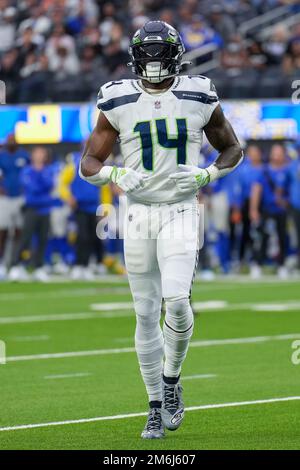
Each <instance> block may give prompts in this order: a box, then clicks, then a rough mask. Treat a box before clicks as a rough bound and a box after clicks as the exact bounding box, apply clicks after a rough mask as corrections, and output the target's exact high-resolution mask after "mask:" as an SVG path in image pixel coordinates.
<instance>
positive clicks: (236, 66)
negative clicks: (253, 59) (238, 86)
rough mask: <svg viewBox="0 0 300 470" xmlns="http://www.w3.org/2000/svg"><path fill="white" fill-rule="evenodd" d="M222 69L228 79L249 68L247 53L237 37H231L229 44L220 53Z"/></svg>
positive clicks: (242, 42) (240, 39) (241, 41)
mask: <svg viewBox="0 0 300 470" xmlns="http://www.w3.org/2000/svg"><path fill="white" fill-rule="evenodd" d="M221 63H222V67H223V68H224V69H225V71H226V74H227V75H228V76H229V77H237V76H239V75H241V74H242V72H243V71H244V69H245V68H246V67H248V66H249V58H248V53H247V50H246V48H245V44H244V41H243V40H242V38H241V37H240V36H239V35H235V36H232V37H231V40H230V42H229V43H228V44H227V46H226V47H225V48H224V50H223V51H222V56H221Z"/></svg>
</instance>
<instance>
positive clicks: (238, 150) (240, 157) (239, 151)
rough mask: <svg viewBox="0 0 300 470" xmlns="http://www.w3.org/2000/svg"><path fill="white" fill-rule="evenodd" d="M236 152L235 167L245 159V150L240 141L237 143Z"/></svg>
mask: <svg viewBox="0 0 300 470" xmlns="http://www.w3.org/2000/svg"><path fill="white" fill-rule="evenodd" d="M235 154H236V161H235V167H237V166H239V165H240V164H241V163H242V162H243V160H244V152H243V149H242V147H241V145H240V143H239V142H237V143H236V144H235Z"/></svg>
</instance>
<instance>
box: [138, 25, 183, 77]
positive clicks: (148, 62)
mask: <svg viewBox="0 0 300 470" xmlns="http://www.w3.org/2000/svg"><path fill="white" fill-rule="evenodd" d="M183 53H184V45H183V42H182V39H181V37H180V34H179V33H178V31H176V29H175V28H173V27H172V26H170V25H169V24H168V23H165V22H164V21H148V22H147V23H145V24H144V26H143V27H142V28H141V29H139V30H138V31H136V33H135V34H134V36H133V38H132V40H131V43H130V46H129V55H130V57H131V62H130V64H129V65H131V66H132V71H133V73H134V74H135V75H137V76H138V77H140V78H144V79H145V80H147V81H149V82H152V83H160V82H162V81H163V80H165V79H166V78H170V77H174V76H175V75H178V74H179V72H180V68H181V61H182V55H183Z"/></svg>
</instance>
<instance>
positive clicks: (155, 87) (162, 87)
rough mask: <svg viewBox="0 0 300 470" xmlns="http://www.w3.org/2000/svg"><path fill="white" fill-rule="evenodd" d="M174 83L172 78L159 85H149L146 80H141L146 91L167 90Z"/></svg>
mask: <svg viewBox="0 0 300 470" xmlns="http://www.w3.org/2000/svg"><path fill="white" fill-rule="evenodd" d="M173 82H174V77H171V78H167V79H166V80H164V81H162V82H160V83H151V82H148V81H147V80H143V79H142V85H143V87H144V88H146V89H151V90H165V89H167V88H169V87H170V86H171V85H172V84H173Z"/></svg>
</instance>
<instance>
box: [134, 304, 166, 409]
mask: <svg viewBox="0 0 300 470" xmlns="http://www.w3.org/2000/svg"><path fill="white" fill-rule="evenodd" d="M151 303H152V302H151V299H144V300H142V299H140V300H139V301H138V302H136V301H135V310H136V314H137V317H136V318H137V324H136V332H135V348H136V352H137V356H138V361H139V365H140V370H141V374H142V377H143V381H144V384H145V387H146V390H147V394H148V397H149V401H161V400H162V383H161V377H162V371H163V356H164V340H163V334H162V330H161V328H160V324H159V320H160V311H159V312H155V313H154V312H153V311H151V310H152V309H151V308H150V304H151Z"/></svg>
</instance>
